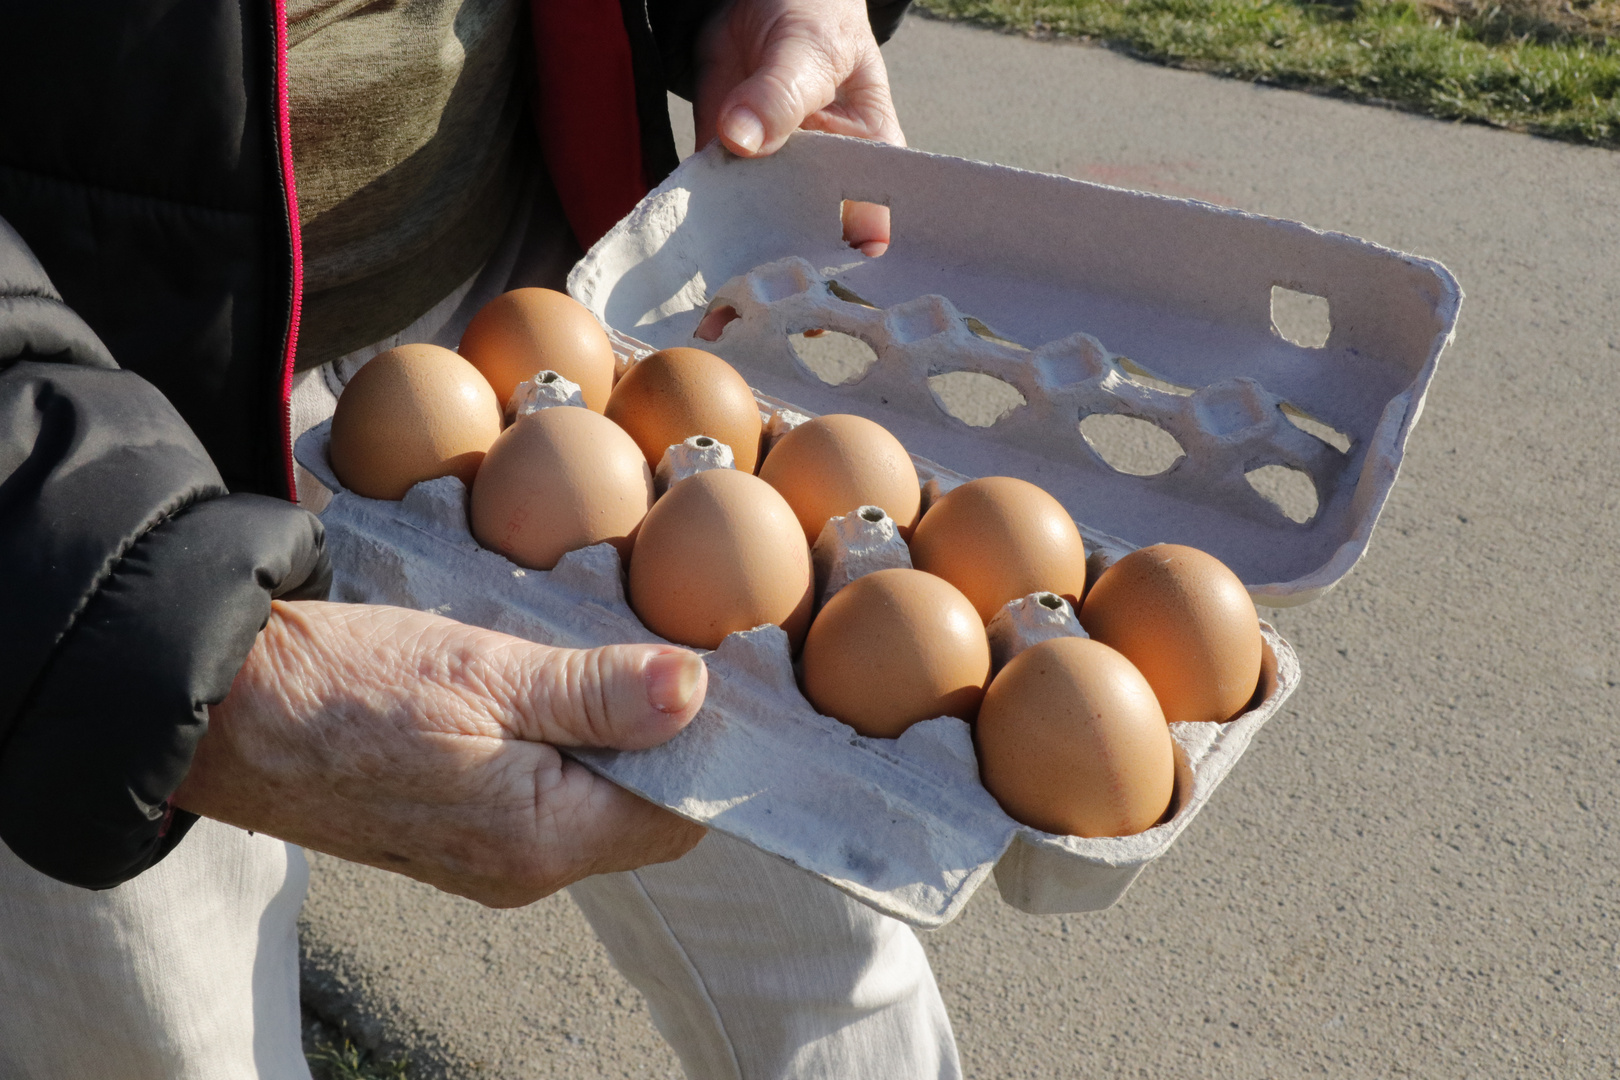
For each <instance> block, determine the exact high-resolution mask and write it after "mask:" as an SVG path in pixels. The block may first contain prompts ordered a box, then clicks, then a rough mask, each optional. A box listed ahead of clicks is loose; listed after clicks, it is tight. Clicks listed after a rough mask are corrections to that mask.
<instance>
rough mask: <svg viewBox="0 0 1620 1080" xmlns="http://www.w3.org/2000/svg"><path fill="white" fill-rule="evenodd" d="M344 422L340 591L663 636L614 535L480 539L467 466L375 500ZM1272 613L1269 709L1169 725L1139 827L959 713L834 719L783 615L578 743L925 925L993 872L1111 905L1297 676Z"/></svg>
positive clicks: (684, 809) (322, 462)
mask: <svg viewBox="0 0 1620 1080" xmlns="http://www.w3.org/2000/svg"><path fill="white" fill-rule="evenodd" d="M762 404H763V405H764V406H765V407H767V408H769V407H771V406H773V405H774V403H773V402H771V401H770V400H769V399H766V400H765V401H764V402H763V403H762ZM330 436H331V421H325V422H323V423H321V424H320V425H319V426H317V427H315V428H313V429H311V430H310V431H309V432H307V433H306V434H304V435H303V436H302V437H301V438H300V439H299V441H298V446H297V455H298V460H299V462H300V464H302V465H303V466H304V467H305V468H306V469H308V470H309V471H310V472H311V473H313V474H314V475H315V477H316V479H318V480H319V481H320V482H321V483H322V484H325V485H326V486H327V487H328V488H330V489H331V490H332V491H333V493H334V495H333V498H332V501H331V503H330V504H329V505H328V506H327V508H326V509H325V510H324V511H323V512H322V514H321V519H322V521H323V522H324V523H325V525H326V542H327V550H328V551H329V553H330V554H331V557H332V565H333V580H332V598H333V599H334V600H339V601H344V602H348V603H366V604H396V605H399V606H402V607H410V608H416V609H418V610H422V611H431V612H434V613H437V614H441V615H445V616H448V617H450V618H454V619H457V620H459V621H461V622H465V623H469V624H472V625H475V626H483V627H487V628H489V629H491V630H499V631H501V632H503V633H507V634H513V635H515V636H517V637H522V638H526V639H528V640H530V641H537V642H541V643H543V644H548V645H559V646H592V645H602V644H608V643H613V642H658V641H662V640H663V639H661V638H659V637H658V636H656V635H655V634H653V633H652V632H651V631H649V630H648V629H647V628H646V627H644V626H643V625H642V624H641V622H640V620H638V619H637V618H636V616H635V613H634V612H632V611H631V610H630V606H629V604H628V603H627V602H626V600H625V589H624V575H623V568H622V566H621V564H620V560H619V555H618V552H617V551H616V550H615V549H614V548H613V546H612V545H610V544H597V545H595V546H593V547H588V548H582V549H580V550H578V551H573V552H570V553H569V554H567V555H565V556H563V558H562V560H561V561H560V562H559V563H558V564H557V566H556V567H555V568H554V569H552V570H549V571H541V570H526V569H524V568H522V567H519V566H516V565H514V564H513V563H511V562H509V561H508V560H507V559H506V558H505V557H504V556H502V555H499V554H497V553H495V552H493V551H490V550H487V549H486V548H483V547H481V546H479V544H478V542H477V541H476V540H474V539H473V536H472V533H471V532H470V531H469V529H468V525H467V489H466V488H465V487H464V486H463V485H462V483H461V481H460V480H458V479H456V478H455V477H453V476H451V477H444V478H442V479H439V480H431V481H428V482H426V483H421V484H417V485H416V486H415V487H413V488H411V490H410V491H409V492H407V493H406V495H405V498H404V499H403V500H401V501H400V502H387V501H382V500H377V499H367V498H364V497H362V496H360V495H356V494H355V493H353V492H351V491H348V490H346V489H344V487H343V486H342V484H341V483H339V481H338V479H337V477H336V476H335V475H334V474H333V472H332V469H331V466H330V464H329V462H328V460H327V449H328V446H329V444H330ZM920 464H921V465H922V467H923V468H924V469H927V468H928V466H929V463H928V462H926V461H923V462H921V463H920ZM947 479H948V480H958V479H960V478H957V477H950V476H948V475H947ZM1261 630H1262V633H1263V635H1264V641H1265V648H1264V662H1263V671H1262V677H1261V681H1260V685H1259V687H1258V689H1257V690H1256V693H1255V697H1254V700H1253V702H1252V704H1251V707H1250V708H1249V709H1248V710H1247V711H1246V712H1244V713H1243V715H1241V716H1239V717H1238V718H1237V719H1235V720H1233V721H1231V722H1230V723H1227V724H1219V725H1217V724H1172V725H1170V733H1171V736H1172V738H1173V741H1174V743H1175V747H1176V785H1175V796H1174V799H1173V800H1172V805H1171V812H1170V813H1169V814H1167V820H1166V821H1165V822H1163V823H1162V824H1160V825H1157V826H1155V827H1154V828H1152V829H1149V830H1147V831H1146V832H1143V833H1140V834H1138V835H1136V836H1127V837H1115V838H1106V839H1097V840H1086V839H1081V838H1078V837H1072V836H1054V835H1052V834H1049V833H1043V832H1041V831H1039V830H1037V829H1031V828H1028V827H1027V826H1023V825H1020V824H1018V823H1017V822H1015V821H1013V820H1012V819H1011V818H1009V817H1008V816H1007V815H1006V814H1005V813H1004V812H1003V811H1002V809H1001V807H1000V806H999V805H998V804H997V803H996V801H995V799H994V798H992V797H991V795H990V793H989V792H987V791H986V790H985V789H984V787H983V785H982V784H980V782H979V770H978V763H977V759H976V757H975V755H974V751H973V738H972V734H971V731H970V729H969V727H968V725H967V724H966V723H964V722H963V721H961V720H958V719H956V718H955V717H948V716H947V717H940V718H937V719H934V720H925V721H923V722H922V723H919V724H915V725H913V726H912V727H910V728H908V729H907V730H906V731H905V732H904V733H903V734H902V735H901V736H900V737H899V738H898V739H870V738H866V737H865V736H862V735H859V734H856V732H855V731H854V730H853V729H851V728H849V727H846V726H845V725H844V724H841V723H839V722H838V721H837V720H834V719H832V718H830V717H826V716H822V715H821V714H820V713H817V712H816V711H815V709H813V708H812V707H811V706H810V703H809V702H808V701H806V700H805V698H804V696H803V694H801V693H800V692H799V688H798V684H797V681H796V679H795V676H794V670H793V659H792V656H791V654H790V651H789V647H788V640H787V635H786V634H785V633H783V632H782V630H781V629H779V628H777V627H775V626H761V627H756V628H755V629H753V630H748V631H745V632H743V633H736V634H731V635H730V636H728V637H727V638H726V639H725V640H723V641H722V642H721V643H720V646H719V648H717V649H715V650H713V651H712V652H708V653H706V654H705V659H706V662H707V664H708V668H709V692H708V696H707V698H706V699H705V701H704V703H703V708H702V709H701V710H699V712H698V714H697V716H696V718H694V719H693V721H692V723H691V724H690V725H689V726H688V728H687V729H686V730H685V731H683V732H682V733H681V734H680V735H678V736H676V737H675V738H674V739H673V740H671V741H670V742H668V743H666V744H665V745H663V746H660V747H655V748H653V749H650V750H641V751H630V752H614V751H601V750H580V749H571V750H568V751H566V752H567V753H568V754H569V755H570V756H572V757H574V758H576V759H577V760H579V761H581V762H583V763H584V764H585V765H586V766H588V767H589V768H591V769H592V770H593V771H595V772H597V773H599V774H601V775H602V776H605V777H607V778H608V779H610V780H612V781H613V782H614V783H616V784H618V785H619V786H621V787H624V788H627V789H629V790H631V791H634V792H635V793H637V794H638V795H641V796H643V797H644V798H647V799H650V800H651V801H653V802H655V803H658V804H659V805H661V806H665V807H668V808H669V809H670V810H673V811H674V812H675V813H677V814H680V815H681V816H682V817H685V818H689V819H691V820H693V821H697V822H700V823H702V824H704V825H707V826H709V827H710V828H713V829H719V830H720V831H721V832H725V833H728V834H730V835H732V836H735V837H738V838H739V839H742V840H745V841H747V842H748V843H750V844H753V845H754V846H756V847H758V848H761V849H762V850H765V851H768V852H771V853H773V854H775V855H778V856H780V857H782V858H784V859H787V860H788V861H789V862H791V863H793V864H795V865H797V866H799V867H802V868H803V869H805V870H808V871H810V872H811V873H813V874H816V875H817V876H819V877H821V878H823V879H825V880H826V881H828V882H830V883H831V884H833V885H835V886H837V887H838V888H839V889H841V890H843V891H844V892H846V893H848V894H849V895H850V896H852V897H854V898H855V899H857V900H859V901H861V902H862V903H865V904H868V905H870V906H871V907H873V908H876V909H877V910H879V911H881V912H883V913H885V914H887V915H892V916H894V917H895V918H897V919H901V920H903V921H905V922H907V923H909V924H911V925H912V926H916V927H919V928H923V929H930V928H934V927H938V926H942V925H944V924H945V923H947V922H949V921H950V920H951V919H953V918H955V917H956V915H957V914H958V913H960V911H961V910H962V907H963V905H965V904H966V903H967V901H968V898H969V897H971V896H972V895H973V892H974V891H975V890H976V889H977V888H978V887H979V886H980V885H981V884H983V882H984V880H985V878H986V877H988V876H989V875H990V874H991V873H994V874H995V877H996V882H997V885H998V886H999V887H1000V889H1001V894H1002V896H1004V897H1005V898H1006V899H1007V901H1008V902H1009V903H1011V904H1013V905H1014V906H1015V907H1018V908H1020V909H1022V910H1024V911H1028V912H1032V913H1044V914H1051V913H1058V912H1072V911H1090V910H1096V909H1100V908H1105V907H1108V906H1109V905H1110V904H1112V903H1114V902H1115V901H1116V900H1118V899H1119V897H1120V896H1121V895H1123V894H1124V892H1125V890H1126V888H1127V887H1129V885H1130V883H1131V882H1132V881H1133V880H1134V879H1135V878H1136V876H1137V874H1139V873H1140V872H1141V870H1142V868H1143V867H1144V866H1146V865H1147V864H1148V863H1149V862H1151V861H1152V860H1153V859H1155V858H1157V857H1158V856H1159V855H1160V854H1162V853H1163V852H1164V851H1165V850H1166V849H1167V848H1168V847H1169V846H1170V844H1171V843H1172V842H1173V841H1174V839H1175V838H1176V836H1178V835H1179V834H1180V833H1181V831H1182V830H1183V829H1185V828H1186V827H1187V824H1188V823H1189V822H1190V821H1191V820H1192V819H1193V817H1194V816H1195V815H1196V814H1197V813H1198V810H1199V808H1201V807H1202V806H1203V805H1204V804H1205V803H1206V802H1208V800H1209V797H1210V794H1211V793H1212V792H1213V791H1214V790H1215V788H1216V786H1217V785H1219V784H1220V782H1221V780H1222V778H1223V777H1225V776H1226V774H1227V772H1228V771H1229V770H1230V769H1231V767H1232V765H1233V764H1234V763H1235V762H1236V761H1237V759H1238V757H1239V756H1241V755H1242V753H1243V750H1244V748H1245V747H1247V746H1248V743H1249V740H1250V739H1251V738H1252V737H1253V735H1254V732H1255V731H1256V730H1258V729H1259V727H1260V726H1261V725H1262V724H1264V723H1265V722H1266V720H1268V719H1269V718H1270V717H1271V716H1273V715H1274V714H1275V713H1276V711H1277V710H1278V708H1280V707H1281V705H1282V703H1283V701H1284V700H1285V699H1286V698H1287V697H1288V695H1289V694H1290V693H1292V691H1293V689H1294V687H1295V686H1296V685H1298V682H1299V663H1298V660H1297V659H1296V657H1295V655H1294V652H1293V650H1292V649H1291V648H1289V646H1288V644H1287V643H1286V642H1285V641H1283V639H1282V638H1281V637H1279V636H1278V635H1277V633H1276V632H1275V631H1274V630H1273V629H1272V628H1271V627H1270V626H1267V625H1265V624H1264V623H1262V625H1261Z"/></svg>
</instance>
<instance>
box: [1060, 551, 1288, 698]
mask: <svg viewBox="0 0 1620 1080" xmlns="http://www.w3.org/2000/svg"><path fill="white" fill-rule="evenodd" d="M1080 625H1082V626H1084V627H1085V628H1086V633H1088V634H1090V635H1091V636H1092V637H1093V638H1095V639H1096V640H1098V641H1100V642H1103V643H1104V644H1106V645H1111V646H1113V647H1114V648H1116V649H1118V650H1119V651H1120V652H1122V653H1124V654H1125V656H1126V657H1127V658H1129V659H1130V661H1131V663H1133V664H1135V665H1136V666H1137V668H1138V669H1139V670H1140V671H1141V672H1142V675H1143V676H1144V677H1145V678H1146V679H1147V681H1148V683H1149V685H1151V686H1152V687H1153V692H1154V693H1155V694H1157V695H1158V696H1159V704H1160V705H1161V706H1162V707H1163V708H1164V715H1165V717H1166V719H1168V720H1169V721H1170V722H1171V723H1179V722H1181V721H1185V720H1207V721H1212V722H1214V723H1221V722H1224V721H1226V720H1230V719H1232V717H1234V716H1236V715H1237V714H1238V713H1239V712H1241V711H1242V710H1243V707H1244V706H1245V705H1247V704H1248V703H1249V699H1250V698H1251V697H1253V696H1254V689H1255V687H1256V686H1257V685H1258V684H1259V681H1260V649H1261V646H1260V616H1259V615H1258V614H1257V613H1256V612H1255V610H1254V601H1253V600H1251V599H1249V592H1248V590H1247V589H1245V588H1244V587H1243V582H1241V581H1239V580H1238V577H1237V575H1236V574H1234V573H1232V571H1231V570H1228V569H1227V568H1226V564H1225V563H1223V562H1221V561H1220V560H1219V559H1217V558H1215V556H1213V555H1209V554H1206V553H1205V552H1202V551H1199V550H1198V549H1197V548H1190V547H1183V546H1181V545H1179V544H1155V545H1153V546H1152V547H1145V548H1141V549H1139V550H1137V551H1133V552H1131V553H1130V554H1129V555H1127V556H1125V557H1124V558H1123V559H1121V560H1119V562H1117V563H1115V564H1114V565H1113V566H1110V567H1109V568H1108V569H1107V570H1105V571H1103V575H1102V577H1100V578H1098V579H1097V584H1095V585H1093V586H1092V588H1091V592H1090V594H1089V595H1087V597H1086V602H1085V605H1084V606H1083V607H1081V609H1080Z"/></svg>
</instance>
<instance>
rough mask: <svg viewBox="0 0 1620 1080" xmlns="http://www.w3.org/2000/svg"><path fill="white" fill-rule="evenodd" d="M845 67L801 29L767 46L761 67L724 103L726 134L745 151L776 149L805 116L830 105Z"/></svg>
mask: <svg viewBox="0 0 1620 1080" xmlns="http://www.w3.org/2000/svg"><path fill="white" fill-rule="evenodd" d="M838 84H839V72H838V71H837V70H835V68H834V62H833V59H832V58H831V57H830V56H829V55H828V53H827V50H826V49H825V48H824V47H823V46H822V45H820V44H819V43H817V42H816V41H814V40H812V39H810V38H807V37H805V36H801V35H799V34H795V33H788V34H783V35H782V36H779V37H777V38H775V39H774V40H772V41H771V42H770V44H769V45H768V46H767V47H766V50H765V54H764V57H763V58H762V62H761V63H760V65H759V68H758V69H757V70H756V71H755V72H754V73H753V74H752V75H750V76H749V77H748V78H747V79H744V80H743V81H742V82H740V83H738V84H737V85H736V86H735V87H734V88H733V89H732V91H731V93H729V94H727V95H726V98H725V101H724V102H723V103H722V104H721V106H720V124H719V127H720V139H721V141H722V142H724V143H725V144H726V148H727V149H729V150H730V151H732V152H733V153H735V154H741V155H743V156H744V157H756V156H761V155H765V154H772V153H775V152H776V151H777V150H779V149H781V146H782V144H783V143H785V142H786V141H787V138H788V136H789V135H791V134H793V133H794V132H795V131H796V130H798V128H799V125H800V124H802V123H804V120H805V117H807V116H809V115H811V114H812V113H814V112H817V111H818V110H820V109H822V108H825V107H826V106H827V105H830V104H831V103H832V102H833V100H834V98H835V97H836V96H837V94H838Z"/></svg>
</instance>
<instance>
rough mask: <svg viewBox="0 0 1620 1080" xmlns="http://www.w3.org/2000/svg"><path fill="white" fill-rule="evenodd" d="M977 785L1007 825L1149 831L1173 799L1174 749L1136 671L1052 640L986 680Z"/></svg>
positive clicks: (1111, 655)
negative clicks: (992, 800) (979, 783)
mask: <svg viewBox="0 0 1620 1080" xmlns="http://www.w3.org/2000/svg"><path fill="white" fill-rule="evenodd" d="M974 742H975V744H976V746H977V748H978V752H979V772H980V776H981V777H982V778H983V780H984V786H985V787H986V788H987V789H988V790H989V792H990V794H992V795H994V796H995V797H996V801H997V802H999V803H1000V804H1001V808H1002V809H1003V810H1005V811H1006V812H1007V816H1008V817H1011V818H1012V819H1013V820H1014V821H1018V822H1021V823H1022V824H1025V825H1029V826H1031V827H1033V828H1036V829H1041V830H1043V831H1045V832H1049V833H1057V834H1059V835H1065V836H1086V837H1099V836H1131V835H1133V834H1135V833H1139V832H1141V831H1142V830H1144V829H1148V828H1152V827H1153V825H1155V824H1156V823H1157V822H1158V821H1159V819H1160V818H1162V817H1163V816H1164V813H1165V811H1166V810H1167V809H1168V808H1169V806H1170V799H1171V797H1172V796H1173V795H1174V793H1175V783H1176V758H1175V747H1174V745H1173V744H1172V743H1171V740H1170V729H1169V727H1168V726H1167V725H1166V724H1165V720H1164V713H1163V712H1161V711H1160V709H1159V703H1158V701H1157V700H1155V698H1154V696H1153V690H1152V688H1151V687H1149V686H1148V684H1147V680H1146V679H1144V678H1143V677H1142V675H1141V673H1140V672H1138V671H1137V670H1136V668H1135V667H1133V666H1132V665H1131V662H1130V661H1129V660H1127V659H1125V657H1123V656H1121V655H1120V654H1119V653H1117V652H1115V651H1114V650H1113V649H1110V648H1109V647H1108V646H1106V645H1103V644H1101V643H1100V642H1096V641H1088V640H1086V639H1085V638H1077V637H1064V638H1052V639H1050V640H1047V641H1043V642H1040V643H1039V644H1037V645H1032V646H1031V647H1030V648H1028V649H1025V650H1024V651H1023V652H1021V653H1019V654H1018V655H1017V656H1015V657H1013V659H1012V661H1011V662H1009V663H1008V664H1007V666H1006V667H1005V668H1003V669H1002V670H1001V672H1000V674H998V675H997V676H996V677H995V680H994V681H993V682H991V684H990V689H989V691H988V692H986V693H985V695H984V704H983V705H982V706H980V708H979V720H978V723H977V725H975V728H974Z"/></svg>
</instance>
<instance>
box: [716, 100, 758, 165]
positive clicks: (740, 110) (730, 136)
mask: <svg viewBox="0 0 1620 1080" xmlns="http://www.w3.org/2000/svg"><path fill="white" fill-rule="evenodd" d="M720 126H721V128H722V129H723V131H724V133H725V136H726V139H727V140H728V141H730V142H731V143H733V144H735V145H737V146H740V147H742V148H743V149H744V150H746V151H748V152H749V153H750V154H755V153H758V152H759V148H760V147H761V146H763V145H764V144H765V125H764V124H763V123H761V122H760V119H759V117H758V116H755V115H754V110H753V109H750V108H749V107H748V106H746V105H738V106H737V107H736V108H735V109H732V110H731V111H730V112H728V113H726V118H725V120H724V122H722V123H721V125H720Z"/></svg>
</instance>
